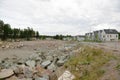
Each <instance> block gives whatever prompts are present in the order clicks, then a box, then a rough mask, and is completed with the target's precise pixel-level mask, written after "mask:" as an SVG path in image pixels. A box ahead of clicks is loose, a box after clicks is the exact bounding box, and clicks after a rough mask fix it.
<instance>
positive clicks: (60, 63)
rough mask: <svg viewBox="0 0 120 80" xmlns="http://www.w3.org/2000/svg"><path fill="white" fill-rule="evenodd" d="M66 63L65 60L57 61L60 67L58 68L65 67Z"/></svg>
mask: <svg viewBox="0 0 120 80" xmlns="http://www.w3.org/2000/svg"><path fill="white" fill-rule="evenodd" d="M64 63H65V61H64V60H58V61H57V66H58V67H60V66H63V65H64Z"/></svg>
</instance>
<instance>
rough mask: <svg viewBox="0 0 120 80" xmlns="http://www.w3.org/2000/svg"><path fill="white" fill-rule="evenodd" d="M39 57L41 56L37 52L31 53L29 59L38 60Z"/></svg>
mask: <svg viewBox="0 0 120 80" xmlns="http://www.w3.org/2000/svg"><path fill="white" fill-rule="evenodd" d="M37 57H39V55H38V54H37V53H36V54H32V55H30V57H29V59H30V60H36V58H37Z"/></svg>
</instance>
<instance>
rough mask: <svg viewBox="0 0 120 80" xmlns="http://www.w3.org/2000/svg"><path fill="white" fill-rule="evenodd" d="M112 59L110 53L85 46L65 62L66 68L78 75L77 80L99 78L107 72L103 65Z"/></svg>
mask: <svg viewBox="0 0 120 80" xmlns="http://www.w3.org/2000/svg"><path fill="white" fill-rule="evenodd" d="M111 59H113V57H112V55H111V54H110V53H109V54H108V53H106V52H104V51H102V50H101V49H96V48H91V47H88V46H85V47H84V48H83V50H80V52H79V53H77V54H76V56H74V57H72V58H71V59H70V60H69V61H68V62H67V63H66V64H65V68H67V69H69V70H70V71H71V72H72V73H73V74H74V75H75V76H76V79H75V80H97V79H99V77H101V76H102V75H103V74H104V73H105V71H104V70H103V69H102V67H103V65H104V64H106V63H107V62H108V61H109V60H111Z"/></svg>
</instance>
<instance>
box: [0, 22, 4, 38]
mask: <svg viewBox="0 0 120 80" xmlns="http://www.w3.org/2000/svg"><path fill="white" fill-rule="evenodd" d="M3 26H4V22H3V21H2V20H0V38H2V36H3Z"/></svg>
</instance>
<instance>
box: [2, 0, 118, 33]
mask: <svg viewBox="0 0 120 80" xmlns="http://www.w3.org/2000/svg"><path fill="white" fill-rule="evenodd" d="M0 19H1V20H3V21H4V22H5V23H9V24H10V25H11V27H12V28H21V29H24V28H27V27H31V28H33V29H34V30H36V31H39V33H40V34H44V35H56V34H63V35H67V34H69V35H84V34H85V33H87V32H91V31H94V30H99V29H117V30H118V31H120V0H0Z"/></svg>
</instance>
